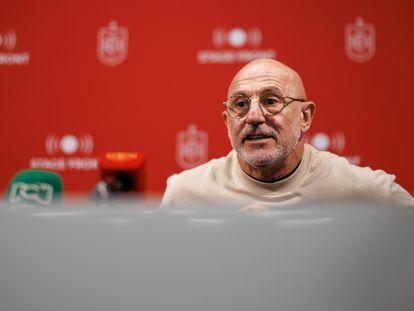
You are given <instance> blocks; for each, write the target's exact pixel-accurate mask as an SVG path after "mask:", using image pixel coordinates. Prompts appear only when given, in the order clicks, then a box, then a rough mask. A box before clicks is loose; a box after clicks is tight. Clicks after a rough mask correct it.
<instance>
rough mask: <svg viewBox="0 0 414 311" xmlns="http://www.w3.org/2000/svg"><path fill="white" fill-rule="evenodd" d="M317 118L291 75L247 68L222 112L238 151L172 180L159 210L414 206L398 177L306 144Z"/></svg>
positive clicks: (272, 64) (274, 68)
mask: <svg viewBox="0 0 414 311" xmlns="http://www.w3.org/2000/svg"><path fill="white" fill-rule="evenodd" d="M314 113H315V104H314V103H313V102H311V101H308V100H307V99H306V93H305V89H304V86H303V83H302V80H301V78H300V76H299V75H298V74H297V73H296V72H295V71H294V70H293V69H291V68H289V67H287V66H286V65H284V64H282V63H280V62H278V61H275V60H272V59H259V60H255V61H252V62H251V63H249V64H247V65H246V66H244V67H243V68H242V69H241V70H240V71H239V72H238V73H237V74H236V76H235V77H234V79H233V81H232V82H231V84H230V87H229V90H228V100H227V101H226V102H225V111H224V112H223V118H224V123H225V124H226V126H227V130H228V135H229V138H230V142H231V145H232V147H233V151H231V152H230V153H229V154H228V155H227V156H226V157H223V158H220V159H214V160H211V161H209V162H208V163H205V164H203V165H201V166H199V167H196V168H194V169H191V170H187V171H184V172H182V173H180V174H178V175H173V176H171V177H169V178H168V181H167V189H166V191H165V194H164V197H163V201H162V203H161V206H162V207H166V206H172V205H175V206H183V205H187V204H194V203H200V202H208V203H214V204H223V203H231V204H236V205H237V204H246V203H253V204H259V205H260V206H272V205H280V204H284V205H285V204H290V203H297V202H300V201H302V200H325V199H330V200H332V199H340V200H341V199H370V200H379V201H381V202H390V201H391V202H392V203H396V204H409V205H410V204H413V202H414V200H413V198H412V197H411V195H410V194H409V193H408V192H407V191H405V190H404V189H403V188H402V187H401V186H399V185H398V184H396V183H395V182H394V180H395V176H393V175H388V174H386V173H385V172H384V171H381V170H377V171H373V170H371V169H370V168H362V167H359V166H355V165H351V164H349V163H348V161H347V160H346V159H345V158H342V157H339V156H337V155H334V154H332V153H329V152H325V151H318V150H316V149H315V148H313V147H312V146H310V145H307V144H305V142H304V133H305V132H306V131H307V130H308V129H309V128H310V125H311V122H312V119H313V116H314Z"/></svg>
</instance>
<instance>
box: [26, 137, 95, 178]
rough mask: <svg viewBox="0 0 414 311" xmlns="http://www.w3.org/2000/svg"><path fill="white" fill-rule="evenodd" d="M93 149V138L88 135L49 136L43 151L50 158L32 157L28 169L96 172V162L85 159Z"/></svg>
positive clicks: (91, 159) (88, 158)
mask: <svg viewBox="0 0 414 311" xmlns="http://www.w3.org/2000/svg"><path fill="white" fill-rule="evenodd" d="M93 147H94V142H93V138H92V136H91V135H89V134H85V135H79V136H76V135H72V134H66V135H62V136H57V135H54V134H49V135H47V137H46V139H45V150H46V153H47V154H48V155H49V156H50V158H45V157H33V158H31V159H30V167H31V168H33V169H47V170H55V171H66V170H77V171H90V170H97V169H98V160H97V159H96V158H91V157H87V156H88V155H90V154H91V153H92V151H93Z"/></svg>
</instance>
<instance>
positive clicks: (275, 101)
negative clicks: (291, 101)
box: [263, 97, 281, 106]
mask: <svg viewBox="0 0 414 311" xmlns="http://www.w3.org/2000/svg"><path fill="white" fill-rule="evenodd" d="M280 102H281V101H280V99H279V98H273V97H271V98H265V99H264V100H263V104H264V105H265V106H275V105H277V104H279V103H280Z"/></svg>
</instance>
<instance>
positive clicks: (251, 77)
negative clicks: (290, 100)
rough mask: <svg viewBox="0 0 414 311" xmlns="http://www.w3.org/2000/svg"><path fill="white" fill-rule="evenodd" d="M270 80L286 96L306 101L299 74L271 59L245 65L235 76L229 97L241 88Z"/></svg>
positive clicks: (258, 60)
mask: <svg viewBox="0 0 414 311" xmlns="http://www.w3.org/2000/svg"><path fill="white" fill-rule="evenodd" d="M269 78H270V79H271V80H272V81H273V82H274V84H275V86H276V87H277V88H279V89H280V91H281V92H282V93H283V95H285V96H291V97H296V98H303V99H306V92H305V88H304V86H303V83H302V79H301V78H300V76H299V74H298V73H297V72H296V71H295V70H293V69H292V68H290V67H288V66H286V65H284V64H282V63H281V62H278V61H277V60H274V59H270V58H261V59H256V60H254V61H251V62H250V63H248V64H247V65H245V66H244V67H243V68H242V69H240V70H239V72H238V73H237V74H236V75H235V76H234V78H233V81H232V82H231V84H230V86H229V90H228V96H231V95H232V94H234V93H235V92H237V91H238V89H239V88H240V87H244V88H245V87H246V86H248V85H249V84H252V83H255V82H258V83H260V81H261V80H264V79H267V80H269Z"/></svg>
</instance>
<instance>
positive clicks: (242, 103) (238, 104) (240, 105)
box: [236, 100, 247, 108]
mask: <svg viewBox="0 0 414 311" xmlns="http://www.w3.org/2000/svg"><path fill="white" fill-rule="evenodd" d="M236 107H237V108H246V107H247V102H246V101H244V100H239V101H237V102H236Z"/></svg>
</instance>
